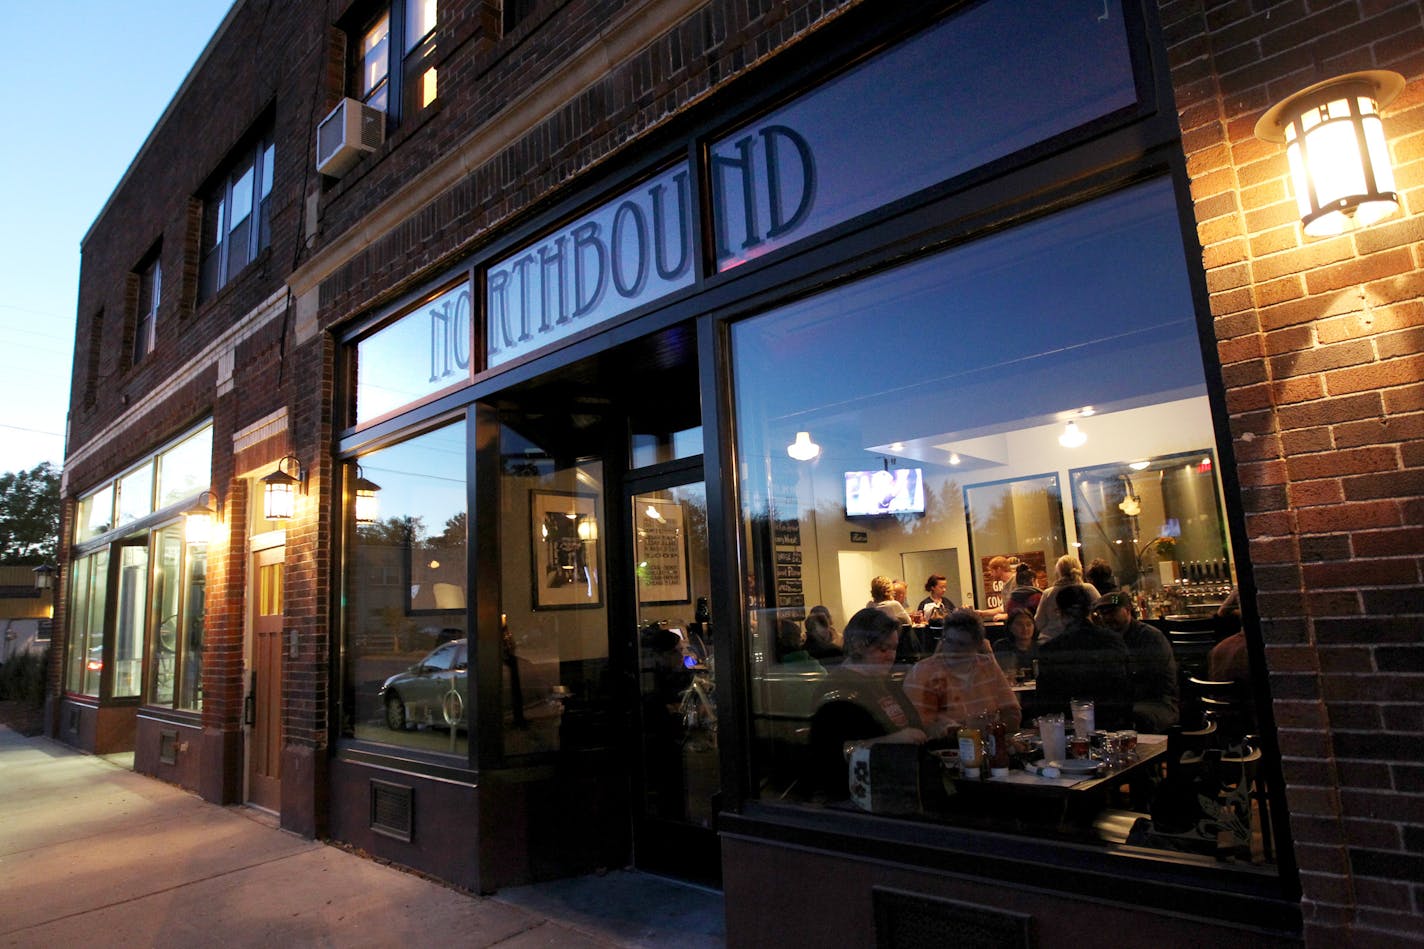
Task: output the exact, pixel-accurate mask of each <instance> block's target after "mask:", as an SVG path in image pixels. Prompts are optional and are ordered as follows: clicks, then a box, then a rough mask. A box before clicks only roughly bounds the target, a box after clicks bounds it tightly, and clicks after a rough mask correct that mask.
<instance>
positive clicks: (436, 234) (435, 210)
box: [321, 0, 859, 324]
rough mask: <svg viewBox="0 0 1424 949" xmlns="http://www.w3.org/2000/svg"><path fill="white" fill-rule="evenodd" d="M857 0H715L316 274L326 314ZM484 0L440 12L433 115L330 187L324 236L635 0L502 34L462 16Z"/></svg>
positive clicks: (484, 229) (549, 193)
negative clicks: (446, 45)
mask: <svg viewBox="0 0 1424 949" xmlns="http://www.w3.org/2000/svg"><path fill="white" fill-rule="evenodd" d="M857 2H859V0H712V2H709V3H707V4H706V5H705V6H704V7H702V8H701V9H699V10H698V11H697V12H696V13H694V14H693V15H691V16H689V17H687V18H686V19H685V20H683V21H682V22H681V23H679V24H677V25H676V26H675V27H674V28H673V29H672V30H670V31H668V32H667V33H666V34H664V35H663V36H661V37H659V38H658V39H657V40H655V41H654V42H653V43H652V44H651V45H650V46H649V47H647V48H646V49H644V50H643V51H641V52H640V53H638V54H637V55H635V56H633V57H632V58H631V59H630V60H629V61H627V62H626V63H624V64H622V65H620V66H619V67H617V68H616V69H614V70H612V71H611V72H609V73H607V74H606V75H605V76H603V77H602V78H601V79H600V80H599V81H598V82H596V83H595V84H594V85H592V86H591V87H589V88H587V89H585V90H584V91H583V92H582V93H580V94H579V95H578V96H576V97H575V98H574V99H573V100H572V101H571V102H569V103H568V104H567V105H566V106H564V107H563V108H561V109H559V110H558V111H556V112H555V113H554V114H553V115H551V116H550V117H549V118H548V119H547V120H545V121H543V122H541V123H539V124H538V125H537V126H535V127H534V128H532V129H531V130H530V131H529V132H528V133H527V134H525V135H524V136H522V137H521V138H520V139H518V140H516V141H513V142H510V143H509V144H508V145H507V146H506V147H505V148H504V149H502V150H501V151H500V152H499V153H498V154H497V155H495V156H494V157H493V158H492V159H490V160H489V161H488V162H486V163H484V164H483V165H482V166H480V167H479V168H476V169H474V170H473V171H472V172H471V173H470V174H469V175H468V176H467V177H466V178H465V179H464V180H462V181H461V182H460V183H459V184H458V185H457V186H456V187H454V188H452V189H450V190H449V191H447V192H446V193H445V194H443V195H441V196H440V198H439V199H438V200H436V201H434V202H432V203H431V204H430V205H428V206H427V207H425V208H422V209H421V210H420V211H419V212H417V213H416V214H414V215H412V216H411V217H410V218H409V219H408V220H406V221H404V222H402V223H401V224H400V225H399V226H398V227H396V228H395V229H393V230H392V231H391V232H390V233H389V234H386V235H383V236H381V237H379V238H378V239H377V240H376V241H374V242H373V243H372V245H371V246H370V247H369V248H367V249H365V250H363V251H362V252H361V253H359V254H357V255H356V256H355V257H353V258H352V259H351V260H350V261H349V262H347V263H346V264H345V265H344V266H343V267H341V268H340V269H339V270H338V271H337V272H336V273H335V274H334V275H333V276H331V277H330V278H329V279H327V280H325V281H323V283H322V287H321V306H322V318H323V321H324V322H325V323H328V324H329V323H332V322H336V321H340V320H344V319H347V318H349V317H350V316H352V315H353V314H355V313H357V312H360V311H361V310H363V309H364V308H366V307H369V306H371V305H372V304H373V303H374V302H376V301H377V300H380V299H390V298H391V297H393V296H395V295H397V294H399V293H400V292H402V291H404V290H406V289H408V288H410V287H411V286H412V285H414V284H416V283H419V282H421V281H423V280H425V279H428V277H429V276H430V273H431V271H432V268H438V267H443V266H447V265H448V263H449V258H450V255H451V254H452V253H454V252H457V251H464V250H467V249H470V248H472V247H474V246H475V245H477V244H478V243H479V242H480V241H481V240H482V239H483V238H484V237H486V236H488V235H489V234H490V233H491V232H492V231H493V230H494V229H495V228H497V227H499V226H500V225H502V224H505V223H507V222H509V221H511V220H512V219H514V218H516V217H518V216H521V215H523V214H527V213H528V212H529V211H530V210H531V209H532V208H534V207H536V206H538V205H540V204H541V203H547V202H548V201H550V200H553V199H555V198H556V197H558V195H557V191H558V189H559V188H560V187H562V186H564V185H567V184H568V183H570V182H572V181H574V180H575V179H576V178H578V176H580V175H583V174H585V173H586V172H588V171H589V170H590V169H591V168H593V167H595V166H597V165H598V164H599V163H601V162H603V161H604V160H606V159H607V158H609V157H610V156H611V155H613V154H614V153H615V152H619V151H624V150H627V149H629V148H631V147H635V146H636V145H637V143H638V140H639V139H642V138H646V137H647V136H648V134H649V133H650V132H652V131H654V130H655V129H657V128H659V127H660V126H661V125H663V124H664V123H666V122H667V121H669V120H670V119H672V118H673V117H674V116H676V115H677V113H678V112H679V111H681V110H683V109H685V108H686V107H687V106H689V105H691V104H693V103H694V102H697V101H698V100H700V99H702V98H704V97H705V96H706V95H707V94H709V93H710V92H712V91H714V90H715V89H716V88H717V87H719V86H721V85H724V84H725V83H726V82H727V81H729V80H730V79H732V78H733V77H735V76H736V75H738V74H739V73H742V72H745V71H746V69H747V68H748V67H749V66H751V65H752V64H754V63H756V62H757V61H759V60H761V59H764V58H766V57H767V56H769V55H771V54H772V53H773V52H774V51H777V50H780V49H782V48H784V47H785V46H786V45H787V44H789V43H791V42H793V41H794V40H796V39H798V38H800V37H801V36H803V35H805V34H807V33H808V32H810V31H812V30H814V29H815V28H817V27H819V26H821V25H823V24H825V23H826V22H828V21H829V20H831V19H833V18H835V17H836V16H838V15H839V14H841V13H842V12H844V11H845V10H847V9H849V8H851V7H853V6H855V5H856V4H857ZM483 5H484V4H483V3H482V2H480V0H473V3H470V2H467V3H466V4H464V5H460V6H458V7H455V9H454V10H453V11H452V12H451V17H450V21H449V23H448V24H447V23H446V21H445V13H446V11H445V8H444V7H442V8H441V16H442V25H441V27H440V29H441V30H442V33H441V34H440V37H441V41H443V38H444V35H445V33H444V32H443V31H444V30H446V29H447V26H448V28H449V29H450V30H451V31H452V32H453V33H454V34H455V36H456V38H457V42H456V43H455V45H456V48H457V52H456V53H454V54H451V55H449V56H446V57H444V58H442V63H441V67H440V68H441V70H442V72H441V80H440V83H441V85H440V89H441V103H440V106H439V109H438V111H436V112H435V113H434V114H432V115H430V116H427V117H423V118H422V119H421V120H420V122H419V123H411V124H412V125H414V126H416V129H418V132H419V134H418V135H413V134H411V133H412V132H413V131H415V130H416V129H405V128H403V129H402V130H401V132H400V133H399V134H398V135H397V136H395V137H393V138H392V140H391V141H390V142H389V143H388V144H387V146H386V147H385V148H383V149H382V150H380V151H378V152H377V153H376V154H375V155H373V156H370V157H368V158H367V159H365V160H364V161H363V162H362V165H361V166H360V167H359V168H358V169H357V170H355V171H353V172H352V173H351V174H350V175H349V176H348V177H347V178H345V179H342V181H341V182H339V183H337V184H335V185H333V186H331V187H330V189H329V191H328V193H327V194H326V195H325V196H324V198H323V200H322V205H321V231H322V237H323V239H325V240H330V239H331V238H334V237H336V236H339V235H340V234H342V233H344V232H345V231H346V230H348V229H349V228H351V227H353V226H355V225H356V224H357V223H358V222H359V221H361V219H362V218H363V217H364V216H365V215H367V214H368V213H370V211H371V209H372V208H373V207H375V206H376V204H377V203H379V202H380V201H381V200H384V199H385V198H387V197H389V196H390V195H391V194H392V193H394V192H395V191H396V190H397V189H398V188H399V187H400V186H402V185H404V184H406V183H408V182H409V180H410V179H411V178H412V177H414V175H415V174H416V173H417V172H418V171H419V170H420V169H423V168H425V167H426V166H428V165H429V164H430V163H431V162H432V161H433V160H434V159H435V158H437V157H438V156H440V155H443V154H445V153H446V152H447V151H449V150H450V149H452V148H454V147H455V146H456V145H457V144H458V143H459V142H461V141H462V140H463V139H464V138H465V137H466V136H467V135H469V133H470V132H471V131H472V130H473V129H475V128H476V127H477V126H478V125H480V124H482V123H484V122H486V121H488V120H489V119H490V118H491V117H492V116H493V115H495V114H496V113H497V112H499V111H500V110H501V109H503V108H504V107H505V106H506V105H507V104H508V103H509V102H510V101H511V100H513V99H515V98H516V97H517V96H518V95H519V94H520V93H522V92H524V91H525V90H527V89H528V87H529V86H530V85H532V84H534V83H535V82H537V81H539V80H540V79H542V78H543V77H545V76H548V75H550V74H551V73H554V72H557V70H558V68H559V66H560V64H561V63H563V62H564V60H566V59H567V58H568V57H570V56H571V55H572V54H573V53H574V52H575V51H576V50H578V49H580V48H581V47H583V46H584V45H586V44H588V43H590V42H594V41H596V40H597V39H598V37H599V33H600V31H601V30H602V29H604V28H605V27H606V25H607V24H608V23H609V22H610V21H612V20H614V19H616V18H617V17H618V16H619V15H620V13H623V12H625V11H626V9H627V8H629V7H632V6H634V3H633V2H632V0H568V2H564V3H551V2H546V3H541V4H539V6H538V7H537V9H536V10H535V12H534V13H533V14H532V15H531V16H530V17H529V18H528V19H526V20H525V21H523V22H522V23H521V24H520V25H519V26H518V28H517V29H516V30H515V31H514V32H513V33H511V34H510V35H509V36H508V37H505V38H503V39H502V40H501V41H499V42H492V41H490V40H489V38H488V36H487V35H486V34H484V33H482V32H481V31H480V30H478V29H474V28H471V27H470V26H469V25H468V19H467V17H465V16H462V15H461V12H460V11H466V12H467V13H468V12H471V11H469V10H467V8H468V7H473V8H475V9H474V11H473V12H474V13H476V14H477V13H479V12H480V9H481V8H482V7H483ZM452 6H455V5H453V4H452ZM480 22H485V21H484V20H483V19H481V21H480ZM442 56H443V54H442ZM447 75H448V76H449V78H448V80H447V78H446V76H447ZM447 88H448V89H449V94H448V96H447V94H446V90H447Z"/></svg>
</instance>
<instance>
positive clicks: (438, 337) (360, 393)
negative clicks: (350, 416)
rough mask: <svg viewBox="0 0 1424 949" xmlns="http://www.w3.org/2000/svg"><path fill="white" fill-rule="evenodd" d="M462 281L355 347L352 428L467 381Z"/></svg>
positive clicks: (466, 299)
mask: <svg viewBox="0 0 1424 949" xmlns="http://www.w3.org/2000/svg"><path fill="white" fill-rule="evenodd" d="M472 341H473V336H472V329H471V325H470V286H469V283H468V281H467V282H463V283H460V284H458V285H457V286H454V287H451V288H450V289H448V290H445V291H442V292H441V293H439V294H437V295H436V296H435V297H433V298H431V299H429V300H427V301H425V302H423V303H421V304H420V305H419V306H417V307H415V309H413V310H412V311H411V312H409V313H407V314H405V315H404V316H402V317H401V318H400V319H398V320H395V321H394V322H391V323H388V324H387V325H385V326H383V327H381V328H380V329H379V330H377V331H376V332H374V333H372V334H371V335H370V336H367V337H366V338H365V339H363V340H361V341H360V342H359V343H357V344H356V380H355V381H356V384H355V386H353V388H354V389H355V393H356V406H355V409H356V424H358V425H364V424H365V423H366V422H369V421H371V420H373V419H377V418H380V417H382V416H384V415H389V414H390V413H392V412H395V411H398V410H400V409H404V408H408V407H410V406H411V405H414V404H415V403H417V402H420V401H422V400H423V399H425V398H427V397H429V396H431V395H433V394H435V393H437V392H441V391H444V390H445V389H449V388H450V387H451V386H456V385H460V384H462V383H464V382H468V381H469V378H470V375H471V373H472V372H473V366H472V363H471V361H470V347H471V344H472Z"/></svg>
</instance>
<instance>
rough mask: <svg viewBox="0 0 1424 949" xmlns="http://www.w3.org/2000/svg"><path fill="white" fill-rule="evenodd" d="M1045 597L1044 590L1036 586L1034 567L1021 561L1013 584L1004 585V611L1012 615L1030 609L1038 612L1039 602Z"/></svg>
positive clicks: (1032, 611) (1031, 611)
mask: <svg viewBox="0 0 1424 949" xmlns="http://www.w3.org/2000/svg"><path fill="white" fill-rule="evenodd" d="M1042 599H1043V591H1042V590H1040V589H1039V588H1038V587H1036V586H1034V582H1033V568H1032V567H1030V566H1029V565H1028V564H1026V563H1021V564H1019V566H1018V570H1017V571H1016V572H1015V574H1014V581H1013V583H1012V584H1011V585H1006V586H1005V587H1004V613H1005V615H1007V616H1009V617H1012V616H1013V615H1014V614H1015V613H1019V612H1022V611H1023V610H1028V611H1029V612H1030V613H1034V612H1037V610H1038V603H1039V601H1040V600H1042Z"/></svg>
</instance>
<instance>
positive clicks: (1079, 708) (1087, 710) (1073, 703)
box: [1068, 699, 1096, 738]
mask: <svg viewBox="0 0 1424 949" xmlns="http://www.w3.org/2000/svg"><path fill="white" fill-rule="evenodd" d="M1068 707H1069V708H1070V709H1071V710H1072V712H1073V734H1075V735H1079V736H1081V737H1083V738H1087V737H1088V736H1089V735H1091V734H1092V733H1093V729H1094V728H1095V727H1096V725H1095V721H1094V714H1093V700H1092V699H1071V700H1069V702H1068Z"/></svg>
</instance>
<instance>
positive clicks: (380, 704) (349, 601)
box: [343, 422, 470, 755]
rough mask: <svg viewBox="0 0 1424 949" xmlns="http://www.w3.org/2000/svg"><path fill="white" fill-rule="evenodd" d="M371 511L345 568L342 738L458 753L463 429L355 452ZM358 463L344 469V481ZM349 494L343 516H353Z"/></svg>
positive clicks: (461, 725) (463, 599) (463, 726)
mask: <svg viewBox="0 0 1424 949" xmlns="http://www.w3.org/2000/svg"><path fill="white" fill-rule="evenodd" d="M359 462H360V468H359V471H360V476H361V477H364V479H365V480H366V481H367V482H368V483H369V484H371V485H375V486H377V487H376V504H377V506H378V509H377V510H376V511H375V512H373V513H372V514H371V516H370V519H369V521H367V522H365V523H359V522H358V523H355V525H354V527H355V530H354V533H353V535H352V538H351V544H350V548H349V553H348V560H347V569H346V651H345V657H344V659H345V713H344V721H343V729H344V731H345V733H346V734H348V735H351V736H354V737H356V738H363V739H367V740H370V741H379V742H383V743H386V744H393V745H403V746H406V747H411V748H422V749H425V750H428V751H436V752H447V753H455V754H460V755H464V754H466V753H467V750H468V747H469V745H468V736H469V719H470V716H469V714H468V699H469V668H468V657H467V656H466V654H465V639H466V634H467V631H468V627H467V622H466V617H467V612H466V610H467V605H468V591H469V583H468V579H467V577H468V566H467V563H468V561H467V559H466V544H467V541H468V538H467V533H468V514H467V511H466V509H465V427H464V424H463V423H462V422H461V423H456V424H453V425H447V426H445V427H443V428H439V429H436V430H435V431H432V432H427V433H425V434H423V435H418V436H416V437H415V438H412V439H409V440H408V441H404V442H401V443H400V444H397V445H392V446H390V447H388V448H382V449H380V450H378V451H374V452H371V453H370V454H367V455H363V456H362V457H361V458H360V460H359ZM356 471H357V468H356V466H355V465H352V466H351V475H352V480H353V481H354V479H355V477H356ZM354 500H355V498H354V492H353V497H352V502H353V504H352V508H351V518H352V520H353V521H354V520H355V518H356V516H357V512H356V508H355V506H354Z"/></svg>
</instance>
